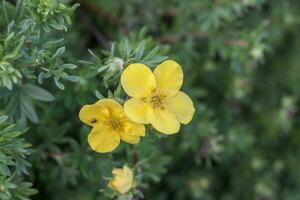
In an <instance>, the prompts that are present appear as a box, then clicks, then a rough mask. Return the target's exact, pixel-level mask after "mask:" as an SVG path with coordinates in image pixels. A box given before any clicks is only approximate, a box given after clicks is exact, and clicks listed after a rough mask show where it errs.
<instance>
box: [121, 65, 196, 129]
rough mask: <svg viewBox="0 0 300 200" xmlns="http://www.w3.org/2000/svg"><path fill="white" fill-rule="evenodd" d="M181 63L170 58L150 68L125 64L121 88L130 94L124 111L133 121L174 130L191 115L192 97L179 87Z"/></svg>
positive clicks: (192, 110)
mask: <svg viewBox="0 0 300 200" xmlns="http://www.w3.org/2000/svg"><path fill="white" fill-rule="evenodd" d="M182 83H183V72H182V69H181V66H180V65H179V64H178V63H176V62H175V61H173V60H167V61H164V62H163V63H161V64H160V65H158V66H157V67H156V68H155V70H154V72H152V71H151V69H150V68H149V67H147V66H146V65H144V64H141V63H134V64H131V65H129V66H128V67H127V68H126V69H125V70H124V71H123V73H122V75H121V84H122V86H123V88H124V90H125V92H126V93H127V94H128V95H129V96H130V97H132V98H131V99H129V100H128V101H126V102H125V104H124V110H125V113H126V115H127V116H128V117H129V118H130V119H131V120H133V121H134V122H137V123H142V124H151V125H152V126H153V127H154V128H155V129H156V130H158V131H159V132H162V133H165V134H174V133H177V132H178V131H179V129H180V123H181V124H188V123H189V122H190V121H191V120H192V118H193V115H194V112H195V108H194V105H193V102H192V100H191V99H190V97H189V96H188V95H186V94H185V93H184V92H181V91H179V90H180V88H181V86H182Z"/></svg>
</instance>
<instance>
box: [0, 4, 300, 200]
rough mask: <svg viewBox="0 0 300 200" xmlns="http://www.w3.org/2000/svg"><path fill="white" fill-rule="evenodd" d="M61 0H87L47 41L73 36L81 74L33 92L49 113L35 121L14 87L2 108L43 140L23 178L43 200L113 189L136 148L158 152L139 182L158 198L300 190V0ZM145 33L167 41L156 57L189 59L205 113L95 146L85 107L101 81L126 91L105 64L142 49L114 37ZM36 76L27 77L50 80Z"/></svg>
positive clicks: (150, 155)
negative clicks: (168, 131)
mask: <svg viewBox="0 0 300 200" xmlns="http://www.w3.org/2000/svg"><path fill="white" fill-rule="evenodd" d="M29 2H30V1H29ZM36 2H37V3H40V2H39V1H36ZM60 2H63V3H65V4H66V5H73V4H75V3H80V6H79V7H78V8H77V9H76V10H75V11H74V12H73V14H72V17H71V19H72V25H71V26H69V28H68V31H67V32H65V31H58V30H52V29H51V31H50V32H48V33H47V35H46V37H41V38H39V42H37V44H39V45H37V46H38V47H39V48H40V49H42V48H44V47H41V45H42V44H45V43H46V42H47V41H49V40H50V39H51V40H52V39H54V38H64V45H65V46H66V52H65V57H64V58H63V59H62V60H63V61H65V63H69V62H70V63H74V65H76V66H77V68H76V69H73V70H71V72H70V74H71V76H74V77H73V78H74V79H76V80H73V81H75V82H72V80H71V82H68V81H65V82H63V84H64V87H65V89H64V90H60V89H58V88H57V86H58V87H59V86H60V84H59V83H56V81H55V83H56V85H55V83H53V81H52V80H46V81H44V84H43V85H42V87H43V88H45V89H47V90H48V91H50V92H51V93H52V94H53V96H54V97H55V100H54V101H52V102H38V101H33V102H34V103H33V104H34V107H35V110H36V113H37V115H38V118H39V123H38V124H34V123H32V122H30V121H33V122H34V121H36V120H35V118H34V119H33V120H32V119H29V121H27V120H25V121H27V122H24V118H22V114H21V115H18V114H12V111H11V110H12V109H11V108H7V107H9V104H13V103H11V102H12V101H13V99H14V98H13V97H12V96H13V94H9V95H6V96H5V95H3V94H6V93H5V92H4V91H2V95H0V97H1V99H0V105H1V106H0V111H1V110H2V111H3V113H6V114H7V115H9V116H11V118H12V119H13V120H14V121H16V122H18V124H21V125H20V126H21V127H22V126H23V127H24V126H25V127H30V129H29V130H28V131H27V132H26V133H25V134H24V137H25V138H26V141H28V142H29V143H31V144H32V147H31V150H30V152H31V155H30V156H29V157H28V158H27V160H28V161H29V162H30V163H31V164H32V167H30V168H28V172H29V173H28V175H25V176H22V177H23V179H25V180H27V181H29V182H32V183H33V187H34V188H36V189H37V190H38V191H39V193H38V194H36V195H34V196H32V197H31V198H32V199H37V200H48V199H49V200H69V199H70V200H71V199H72V200H92V199H93V200H94V199H99V200H105V199H109V191H107V190H106V189H107V188H106V182H105V177H106V178H107V177H109V176H110V171H111V169H112V167H113V166H121V165H122V164H124V163H126V162H127V163H129V164H130V163H131V164H133V163H136V161H135V159H136V158H135V157H134V158H133V157H132V156H131V155H136V157H137V158H138V159H141V160H143V159H145V158H147V159H146V161H145V163H146V164H144V165H143V166H142V167H141V169H140V170H141V171H139V172H137V174H138V175H139V176H141V177H139V178H141V181H140V182H138V184H139V185H138V190H139V192H140V193H142V194H143V195H144V199H146V200H148V199H155V200H194V199H195V200H299V199H300V170H299V169H300V148H299V147H300V115H299V109H298V108H299V106H300V66H299V63H300V56H299V53H300V36H299V22H300V20H299V19H300V3H299V1H297V0H270V1H268V0H172V1H167V0H152V1H146V0H122V1H117V0H75V1H60ZM11 3H12V5H14V4H15V1H11ZM23 6H24V7H26V5H23ZM25 10H26V9H25ZM1 12H3V11H1ZM24 12H26V11H24ZM2 14H3V13H2ZM28 15H30V14H28ZM2 19H4V18H2ZM2 19H1V14H0V24H1V25H0V27H1V28H2V29H0V30H1V33H2V34H3V35H2V36H3V37H2V38H4V33H5V30H6V25H7V24H5V22H4V20H3V21H2V22H1V20H2ZM47 23H48V24H49V23H50V22H47ZM125 38H128V39H125ZM144 39H145V40H144ZM32 41H34V39H32ZM113 41H117V43H112V42H113ZM143 41H144V45H145V47H144V48H145V50H143V51H144V52H145V54H147V53H149V52H150V50H151V49H153V48H155V47H159V48H160V51H159V53H158V55H157V56H156V57H153V58H151V59H150V60H149V61H148V62H147V63H148V64H149V65H150V66H155V65H156V63H158V62H159V61H160V60H162V59H165V58H166V57H165V56H168V57H169V58H171V59H173V60H176V61H177V62H178V63H180V64H181V66H182V68H183V71H184V75H185V77H184V79H185V80H184V85H183V89H182V90H183V91H184V92H186V93H187V94H189V95H190V96H191V97H192V99H193V101H194V104H195V108H196V113H195V116H194V118H193V121H192V122H191V123H190V124H189V125H187V126H184V127H182V128H181V131H180V133H178V134H175V135H172V136H169V137H160V136H159V135H158V136H157V134H155V133H150V134H149V136H148V137H147V138H145V139H143V140H142V142H141V143H140V144H138V145H137V146H136V147H135V148H134V149H131V147H130V145H128V144H122V145H121V147H119V148H118V150H117V151H116V152H113V153H112V154H105V155H104V154H97V153H95V152H92V151H91V150H90V148H89V146H88V145H87V143H86V136H87V134H88V132H89V128H88V127H86V126H84V125H83V124H82V123H80V121H79V119H78V111H79V109H80V108H81V106H83V105H84V104H90V103H93V102H95V101H96V100H97V97H96V96H95V91H96V90H97V91H98V92H97V94H98V97H99V95H100V93H102V94H103V95H104V96H106V94H107V91H108V89H109V90H111V91H112V92H113V91H115V90H116V88H117V85H116V82H117V81H118V78H119V76H118V72H115V71H113V69H112V71H113V72H111V73H110V74H107V73H104V74H103V73H101V70H99V69H100V66H102V65H106V66H108V65H109V64H107V62H108V61H109V59H111V58H114V57H121V58H122V59H125V60H127V61H128V60H130V56H129V57H126V56H125V57H126V58H125V57H124V55H125V54H124V53H123V54H122V53H120V54H117V55H112V52H113V51H114V50H113V49H112V48H111V47H112V46H114V45H112V44H117V46H118V47H119V48H121V49H122V47H124V48H128V46H130V48H132V49H139V48H140V49H139V50H141V48H142V47H143V45H141V44H143ZM33 43H34V42H33ZM45 48H46V47H45ZM88 49H90V50H92V51H93V52H94V53H93V54H94V56H93V55H91V54H90V53H89V52H88ZM139 50H136V51H134V52H135V53H136V52H138V51H139ZM24 51H25V50H24ZM125 51H126V49H125ZM30 55H31V56H33V54H30ZM135 55H136V54H135ZM122 56H123V57H122ZM97 59H99V60H97ZM138 60H139V59H136V61H138ZM18 62H21V61H18ZM22 62H23V61H22ZM145 62H146V61H145ZM26 66H27V65H26V64H23V65H22V66H20V68H22V67H23V69H21V70H24V67H25V68H26ZM47 66H48V65H47ZM97 70H98V71H97ZM22 73H24V74H26V73H27V72H22ZM32 74H37V72H36V71H35V72H33V73H32ZM75 76H76V77H77V78H75ZM28 77H30V76H28ZM28 79H29V80H30V81H27V80H26V79H25V80H24V79H23V81H21V82H22V83H20V84H19V86H20V85H22V84H25V83H28V82H30V83H32V84H36V85H39V84H38V83H37V80H36V79H30V78H28ZM66 79H67V80H69V79H72V77H71V78H70V77H69V79H68V78H66ZM104 82H105V84H106V85H105V84H104ZM21 87H22V86H21ZM61 87H62V86H61ZM0 94H1V93H0ZM15 101H17V100H15ZM12 107H14V106H12ZM29 118H30V117H29ZM20 120H21V121H22V120H23V121H22V123H21V122H20ZM24 124H25V125H24ZM22 137H23V136H22ZM0 149H1V147H0ZM132 151H133V152H132ZM103 178H104V179H103ZM18 183H19V182H18V181H16V184H17V185H18ZM2 185H4V186H5V184H4V183H3V182H2ZM19 188H21V189H22V187H21V186H19ZM99 189H100V191H99ZM102 189H104V190H103V192H101V191H102ZM0 190H1V180H0ZM13 190H14V189H12V191H13ZM24 191H26V190H25V189H24ZM15 194H16V193H15ZM21 196H22V195H21ZM24 196H26V195H24ZM24 198H25V197H24ZM8 199H9V198H8ZM12 199H20V197H18V196H15V197H12ZM133 199H135V200H137V199H138V198H133Z"/></svg>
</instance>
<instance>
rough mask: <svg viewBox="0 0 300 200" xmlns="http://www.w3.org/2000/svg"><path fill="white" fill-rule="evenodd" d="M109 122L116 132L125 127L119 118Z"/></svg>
mask: <svg viewBox="0 0 300 200" xmlns="http://www.w3.org/2000/svg"><path fill="white" fill-rule="evenodd" d="M108 122H109V125H110V127H111V128H112V129H114V130H120V129H122V128H123V125H122V123H121V120H120V119H119V118H116V117H112V118H110V119H109V120H108Z"/></svg>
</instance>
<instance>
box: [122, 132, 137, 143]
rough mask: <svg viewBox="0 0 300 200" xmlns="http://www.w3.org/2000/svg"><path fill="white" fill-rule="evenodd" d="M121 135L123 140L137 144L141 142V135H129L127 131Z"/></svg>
mask: <svg viewBox="0 0 300 200" xmlns="http://www.w3.org/2000/svg"><path fill="white" fill-rule="evenodd" d="M120 136H121V140H123V141H124V142H127V143H129V144H137V143H139V142H140V136H133V135H128V134H126V133H125V132H123V133H122V134H121V135H120Z"/></svg>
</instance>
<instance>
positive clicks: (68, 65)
mask: <svg viewBox="0 0 300 200" xmlns="http://www.w3.org/2000/svg"><path fill="white" fill-rule="evenodd" d="M61 67H63V68H68V69H76V68H77V66H76V65H74V64H71V63H67V64H63V65H62V66H61Z"/></svg>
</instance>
